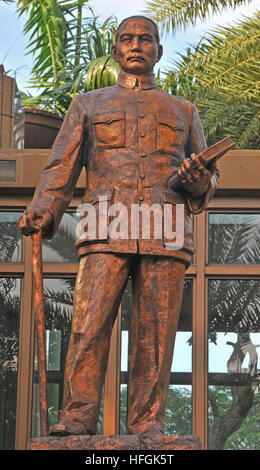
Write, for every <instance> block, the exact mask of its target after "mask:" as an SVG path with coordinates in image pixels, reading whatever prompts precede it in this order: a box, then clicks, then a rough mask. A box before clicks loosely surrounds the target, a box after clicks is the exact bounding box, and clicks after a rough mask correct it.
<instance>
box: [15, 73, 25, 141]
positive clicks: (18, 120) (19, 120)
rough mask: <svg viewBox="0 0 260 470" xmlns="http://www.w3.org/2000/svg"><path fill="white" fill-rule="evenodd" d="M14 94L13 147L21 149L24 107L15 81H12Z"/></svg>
mask: <svg viewBox="0 0 260 470" xmlns="http://www.w3.org/2000/svg"><path fill="white" fill-rule="evenodd" d="M14 87H15V94H14V103H13V109H14V125H13V148H14V149H23V148H24V107H23V101H22V98H21V96H20V93H19V90H18V88H17V85H16V82H14Z"/></svg>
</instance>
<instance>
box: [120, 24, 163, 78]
mask: <svg viewBox="0 0 260 470" xmlns="http://www.w3.org/2000/svg"><path fill="white" fill-rule="evenodd" d="M112 52H113V57H114V60H115V61H116V62H118V63H119V65H120V67H121V69H122V70H124V71H125V72H128V73H132V74H135V75H142V74H145V73H149V72H151V71H152V70H153V68H154V65H155V64H156V62H158V61H159V60H160V58H161V56H162V46H161V45H160V44H158V42H157V40H156V36H155V31H154V28H153V25H152V24H151V23H150V22H149V21H146V20H142V19H138V20H129V21H126V22H125V23H123V24H122V26H121V27H120V29H119V31H118V37H117V42H116V44H115V45H114V46H113V48H112Z"/></svg>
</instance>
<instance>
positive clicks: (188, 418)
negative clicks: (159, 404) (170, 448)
mask: <svg viewBox="0 0 260 470" xmlns="http://www.w3.org/2000/svg"><path fill="white" fill-rule="evenodd" d="M165 418H166V421H165V434H167V435H169V436H174V435H185V434H186V435H187V434H191V422H192V395H191V385H186V386H179V385H170V386H169V390H168V399H167V405H166V415H165Z"/></svg>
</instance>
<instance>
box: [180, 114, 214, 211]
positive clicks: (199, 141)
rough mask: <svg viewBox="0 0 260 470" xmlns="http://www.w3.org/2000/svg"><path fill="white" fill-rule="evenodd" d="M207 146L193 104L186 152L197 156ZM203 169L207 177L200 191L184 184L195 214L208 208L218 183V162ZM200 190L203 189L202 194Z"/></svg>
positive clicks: (189, 203)
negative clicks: (192, 189) (189, 188)
mask: <svg viewBox="0 0 260 470" xmlns="http://www.w3.org/2000/svg"><path fill="white" fill-rule="evenodd" d="M205 148H207V143H206V140H205V137H204V133H203V129H202V125H201V122H200V118H199V114H198V111H197V108H196V107H195V106H193V116H192V121H191V126H190V132H189V138H188V145H187V149H186V152H187V155H188V156H190V155H192V154H195V155H194V156H196V154H198V153H200V152H202V151H203V150H204V149H205ZM202 170H203V171H204V175H203V171H202V176H204V177H205V178H204V182H203V183H202V185H201V186H200V187H199V191H197V192H196V188H195V191H194V192H192V191H189V190H187V189H186V188H187V187H188V184H187V185H186V188H185V184H184V189H185V190H186V193H187V203H188V206H189V209H190V212H192V213H193V214H199V213H200V212H202V211H204V210H205V209H206V208H207V205H208V203H209V202H210V200H211V198H212V197H213V195H214V192H215V191H216V188H217V185H218V178H219V170H218V168H217V166H216V163H212V164H211V165H210V166H209V167H208V168H207V169H206V168H205V167H203V169H202ZM200 190H201V191H202V193H201V194H200Z"/></svg>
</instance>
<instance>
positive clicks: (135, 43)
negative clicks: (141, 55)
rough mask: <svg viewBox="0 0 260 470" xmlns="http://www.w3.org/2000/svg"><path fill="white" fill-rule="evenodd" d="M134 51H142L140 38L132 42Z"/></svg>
mask: <svg viewBox="0 0 260 470" xmlns="http://www.w3.org/2000/svg"><path fill="white" fill-rule="evenodd" d="M131 50H132V51H140V44H139V40H138V38H134V39H133V41H132V48H131Z"/></svg>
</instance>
